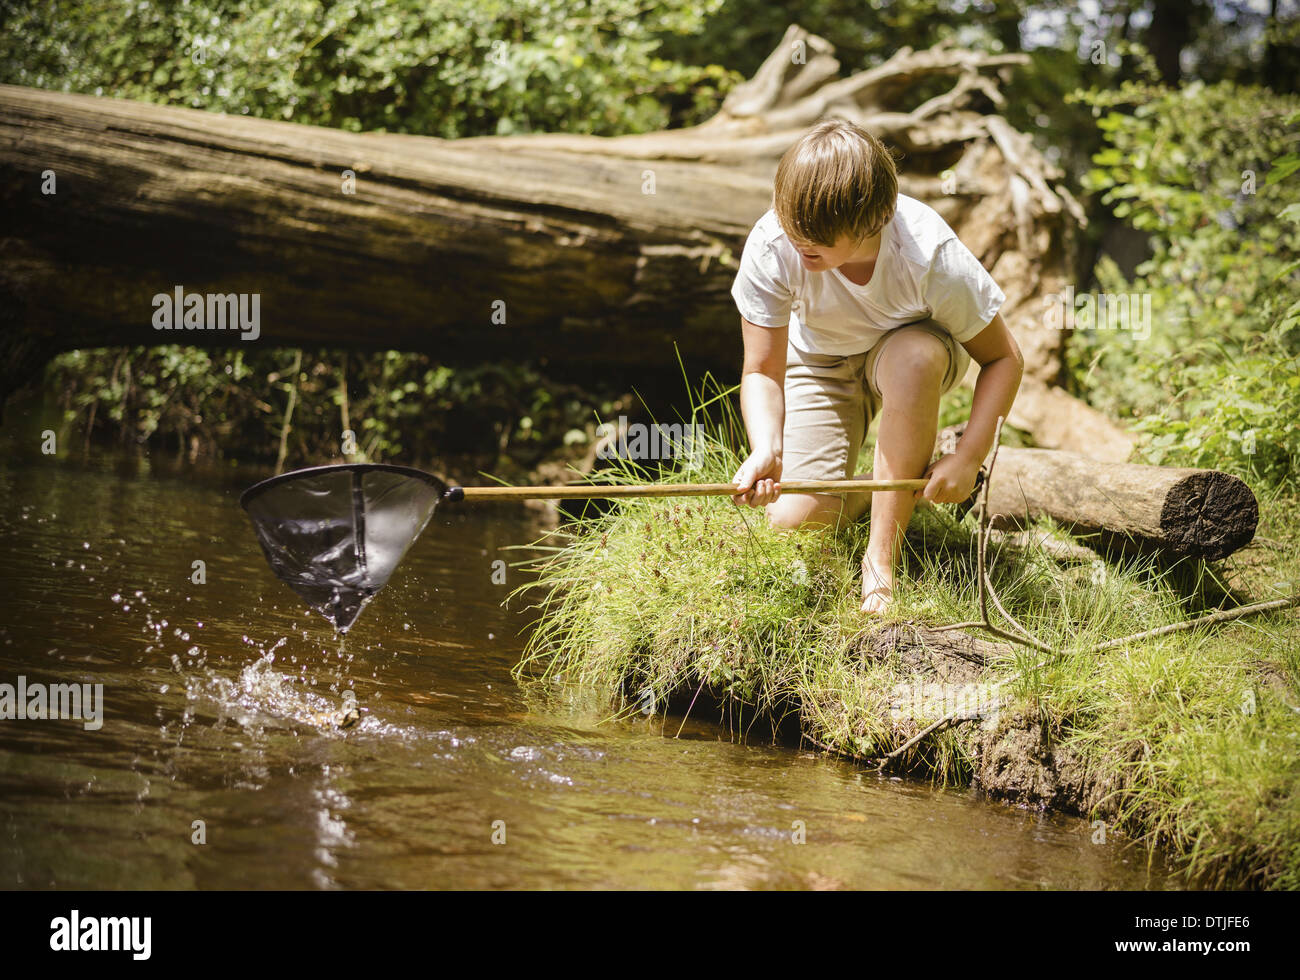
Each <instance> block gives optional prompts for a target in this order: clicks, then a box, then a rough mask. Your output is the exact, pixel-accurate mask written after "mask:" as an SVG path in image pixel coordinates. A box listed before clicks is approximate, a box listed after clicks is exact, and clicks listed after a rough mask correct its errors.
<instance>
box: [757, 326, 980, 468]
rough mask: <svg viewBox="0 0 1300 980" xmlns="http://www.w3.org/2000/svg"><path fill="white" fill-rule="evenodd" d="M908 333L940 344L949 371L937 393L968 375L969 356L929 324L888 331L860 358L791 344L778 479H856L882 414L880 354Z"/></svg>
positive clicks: (949, 336) (945, 332) (788, 356)
mask: <svg viewBox="0 0 1300 980" xmlns="http://www.w3.org/2000/svg"><path fill="white" fill-rule="evenodd" d="M909 330H923V331H925V332H927V333H931V334H933V335H934V336H936V337H938V338H939V339H940V340H941V341H943V344H944V346H945V347H946V348H947V349H948V373H947V374H946V375H945V376H944V379H943V386H942V387H941V388H940V393H946V392H948V391H951V390H952V389H953V388H955V387H956V386H957V384H958V383H959V382H960V381H961V379H962V377H963V376H964V375H965V374H966V369H967V368H968V367H969V366H970V362H971V357H970V355H969V354H968V353H966V349H965V348H964V347H962V346H961V344H959V343H957V341H956V340H954V339H953V336H952V334H950V333H948V331H947V330H945V329H943V327H941V326H939V324H937V323H935V322H934V321H933V320H922V321H920V322H919V323H912V324H909V325H907V326H905V327H897V328H895V329H894V330H890V331H889V332H888V333H886V334H885V335H884V336H883V337H881V338H880V340H878V341H877V342H876V345H875V346H874V347H872V348H871V350H868V351H864V352H863V353H861V354H845V355H835V354H810V353H808V352H807V351H801V350H799V349H798V348H796V347H795V346H794V345H793V344H791V345H790V346H789V347H788V348H787V351H786V364H785V434H784V439H783V441H784V444H785V450H784V456H783V458H782V465H781V477H782V479H786V480H843V479H846V478H848V477H851V476H854V475H855V473H854V470H855V469H856V467H857V460H858V451H859V450H860V449H861V448H862V440H863V439H864V438H865V437H866V434H867V428H868V426H870V425H871V420H872V419H874V418H875V417H876V413H877V412H879V411H880V403H881V395H880V388H879V387H878V386H877V384H876V363H877V361H878V360H879V358H880V352H881V351H882V350H884V348H885V345H886V344H888V343H889V342H890V341H891V340H893V339H894V338H895V337H896V336H898V335H899V334H901V333H904V332H906V331H909Z"/></svg>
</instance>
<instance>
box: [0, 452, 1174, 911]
mask: <svg viewBox="0 0 1300 980" xmlns="http://www.w3.org/2000/svg"><path fill="white" fill-rule="evenodd" d="M6 433H7V434H6V437H5V440H4V441H5V442H6V443H8V445H5V446H3V447H0V448H3V449H4V450H5V451H4V452H3V455H0V540H2V541H3V546H2V547H0V684H11V685H17V683H18V678H19V677H20V676H21V677H22V678H23V679H24V681H25V683H26V684H28V685H32V684H47V685H48V684H57V683H77V684H91V685H94V684H102V685H103V689H102V690H103V696H102V724H100V725H99V727H96V728H91V727H88V723H87V722H84V721H82V720H78V719H77V718H60V719H48V718H46V719H40V718H28V719H25V720H4V721H0V887H3V888H34V889H48V888H91V889H99V888H131V889H139V888H180V889H232V888H233V889H246V888H255V889H261V888H291V889H301V888H325V889H328V888H346V889H356V888H366V889H369V888H396V889H442V888H469V889H483V888H517V889H568V888H583V889H587V888H617V889H624V888H636V889H719V888H727V889H734V888H745V889H751V888H752V889H769V888H781V889H836V888H854V889H856V888H871V889H874V888H889V889H933V888H981V889H982V888H991V889H1042V888H1071V889H1073V888H1088V889H1093V888H1122V889H1160V888H1168V887H1178V884H1179V883H1178V879H1177V878H1173V877H1171V876H1170V874H1169V872H1168V870H1167V869H1166V868H1164V867H1163V866H1162V865H1161V864H1160V862H1159V860H1158V859H1157V860H1156V861H1154V862H1152V863H1150V864H1149V862H1148V856H1147V854H1146V852H1145V850H1143V849H1140V848H1136V847H1133V846H1131V845H1127V844H1125V843H1123V842H1121V841H1119V840H1116V839H1113V838H1112V839H1111V840H1110V841H1109V842H1108V843H1107V844H1105V845H1104V846H1099V845H1096V844H1094V843H1092V840H1091V838H1092V835H1093V832H1092V830H1091V828H1090V827H1089V825H1088V824H1087V822H1086V821H1083V820H1079V819H1076V818H1071V817H1064V816H1060V815H1053V814H1041V813H1033V812H1025V811H1021V810H1017V809H1013V808H1009V807H1007V806H1004V805H1001V804H996V803H990V802H987V801H985V800H982V799H981V798H979V796H978V795H977V794H976V793H974V792H973V791H969V790H961V789H957V790H954V789H941V788H938V787H932V786H929V785H927V784H924V783H919V782H914V781H907V780H900V779H897V778H891V777H888V776H883V775H877V774H875V773H871V772H866V771H863V770H862V769H861V768H860V767H857V766H854V765H852V764H850V763H848V762H845V761H840V760H837V759H834V758H828V757H826V756H823V755H818V754H814V753H812V752H809V751H806V750H799V749H796V748H792V747H784V746H772V745H767V744H764V743H763V742H761V741H759V742H757V743H751V744H735V743H733V742H732V741H730V740H729V738H728V736H727V734H726V732H725V729H723V728H722V727H720V726H718V725H716V724H714V722H715V721H716V719H710V718H707V717H699V718H691V719H689V720H687V722H686V724H685V725H684V726H682V719H681V718H680V717H675V718H669V719H667V720H665V719H663V718H643V717H639V716H638V717H637V718H636V719H634V720H631V721H620V722H611V721H608V720H607V719H606V718H605V715H606V714H607V713H608V712H607V710H605V708H604V707H603V706H602V705H599V704H590V703H585V702H586V701H588V700H589V699H585V698H583V697H582V696H581V694H580V693H575V694H574V695H573V696H571V697H568V698H567V699H566V698H562V697H555V698H550V699H545V700H546V702H547V703H542V701H543V699H541V698H539V697H537V696H535V695H529V694H528V693H527V692H525V691H522V690H521V689H520V688H519V687H518V686H517V685H516V684H515V683H514V682H513V681H512V680H511V677H510V669H511V667H512V666H513V665H514V664H515V663H516V662H517V661H518V658H519V655H520V651H521V650H522V648H523V646H524V643H525V641H526V638H527V629H528V626H529V622H530V618H531V614H530V613H529V612H528V611H527V610H526V609H525V608H524V603H523V602H521V601H519V600H518V599H516V600H514V601H512V602H511V603H510V604H509V606H508V607H503V605H502V603H503V600H504V599H505V598H506V595H507V594H508V593H509V592H510V591H512V590H513V588H514V587H515V586H517V585H519V584H521V583H522V582H523V581H524V579H523V575H524V573H523V572H522V571H521V570H519V569H516V568H509V569H508V570H507V572H506V575H505V579H506V581H505V584H498V582H494V575H493V571H494V568H495V569H496V570H497V571H498V574H497V575H496V576H495V578H496V579H497V580H498V581H499V580H500V578H501V575H500V574H499V570H500V566H494V565H493V563H494V562H496V561H498V560H504V561H505V562H507V563H508V564H509V563H513V562H517V561H519V560H520V559H521V558H522V557H524V554H525V553H524V552H520V551H517V550H506V549H510V548H512V547H516V546H520V545H525V544H528V543H529V542H532V541H534V540H536V539H537V538H538V537H539V536H540V535H541V534H542V531H543V528H542V526H541V525H540V524H539V523H538V522H537V521H536V519H535V518H534V517H532V516H531V515H530V514H529V513H527V512H524V511H521V510H517V509H509V508H507V507H504V506H501V505H496V504H486V505H484V504H478V505H474V506H472V507H471V506H465V507H462V508H460V509H459V510H451V509H448V508H441V509H440V510H439V511H438V512H437V513H436V514H435V515H434V518H433V520H432V522H431V523H430V525H429V527H428V528H427V530H426V531H425V533H424V536H423V537H422V538H421V539H420V540H419V541H418V542H417V543H416V545H415V546H414V547H413V548H412V549H411V552H410V553H409V554H408V556H407V558H406V560H405V562H404V563H403V564H402V566H401V567H400V568H399V569H398V571H397V573H396V575H394V577H393V580H392V582H391V583H390V585H389V586H388V588H387V589H386V590H384V591H383V592H382V593H380V595H379V596H378V597H377V598H376V599H375V600H374V601H373V602H372V603H371V604H370V605H369V606H368V607H367V608H366V609H365V610H364V611H363V613H362V615H361V617H360V618H359V619H358V621H357V623H356V625H355V626H354V628H353V629H352V631H351V632H350V633H349V634H348V635H347V637H346V643H345V644H343V645H341V644H340V641H339V639H338V638H336V637H335V636H334V635H333V633H332V632H331V630H330V628H329V626H328V624H327V623H326V622H325V620H323V619H322V618H321V617H319V616H317V615H315V614H313V613H309V612H308V611H307V610H306V608H305V606H304V605H303V603H302V602H301V601H300V600H298V598H297V597H296V596H295V595H294V594H293V593H292V592H290V591H289V589H288V588H287V587H285V586H284V585H282V584H281V583H280V582H279V581H277V580H276V579H275V578H274V576H273V575H272V574H271V572H270V570H269V569H268V567H267V565H266V562H265V560H264V559H263V557H262V554H261V552H260V550H259V548H258V545H257V543H256V540H255V538H254V536H253V533H252V530H251V528H250V526H249V523H248V521H247V518H246V517H245V515H244V513H243V512H242V511H241V510H240V508H239V506H238V503H237V498H238V495H239V491H240V490H242V489H243V488H244V487H246V486H248V485H250V484H251V483H253V482H256V480H258V479H260V478H262V477H264V476H266V475H268V474H267V472H266V470H265V469H260V470H252V469H244V470H240V469H236V468H232V467H228V466H227V467H212V468H208V469H203V468H198V467H193V466H185V465H181V464H178V463H174V462H172V461H170V460H162V459H152V460H151V459H150V458H148V457H146V458H142V459H139V458H133V457H130V456H127V455H126V454H123V453H115V452H110V451H104V450H94V449H92V450H91V452H90V454H89V456H88V457H83V456H82V454H81V452H80V450H78V451H76V452H74V453H72V454H71V455H70V456H67V457H60V458H56V457H54V456H42V455H40V453H39V451H38V450H37V449H36V448H35V447H36V446H37V444H38V440H37V438H36V436H34V435H28V434H27V433H23V434H22V436H21V449H20V448H19V447H18V445H17V439H18V437H16V436H14V435H13V430H12V428H11V427H8V426H7V427H6ZM195 562H202V563H203V564H202V565H201V566H196V565H195ZM196 568H199V569H201V570H202V575H201V576H200V577H202V579H203V581H202V582H201V583H198V582H196V581H194V579H195V578H196V575H197V572H196ZM345 691H352V692H353V695H354V696H355V699H356V704H357V707H358V709H359V711H360V716H361V718H360V721H359V722H358V723H357V724H355V725H353V726H351V727H349V728H347V729H343V728H341V727H339V726H338V725H337V724H335V723H334V721H333V720H332V719H333V718H335V717H336V716H337V714H338V709H339V708H340V706H341V705H342V704H343V701H344V699H345V698H351V697H352V696H353V695H345V694H344V692H345ZM88 703H89V702H88ZM679 727H682V731H681V734H680V736H678V737H674V736H675V735H677V732H678V729H679ZM798 838H802V842H801V843H797V842H796V839H798ZM200 839H201V840H200Z"/></svg>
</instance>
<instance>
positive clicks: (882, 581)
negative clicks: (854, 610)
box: [861, 555, 894, 616]
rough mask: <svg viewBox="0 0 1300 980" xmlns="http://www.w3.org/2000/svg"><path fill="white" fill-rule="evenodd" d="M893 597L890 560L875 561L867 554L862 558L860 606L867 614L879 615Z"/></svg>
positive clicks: (892, 577) (891, 564)
mask: <svg viewBox="0 0 1300 980" xmlns="http://www.w3.org/2000/svg"><path fill="white" fill-rule="evenodd" d="M893 598H894V569H893V563H892V562H875V561H873V560H872V559H871V557H870V556H869V555H864V556H863V558H862V608H861V611H862V612H864V613H866V614H867V615H869V616H879V615H880V614H881V613H883V612H884V611H885V610H886V609H887V608H888V607H889V603H890V602H891V601H893Z"/></svg>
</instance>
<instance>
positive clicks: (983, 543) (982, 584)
mask: <svg viewBox="0 0 1300 980" xmlns="http://www.w3.org/2000/svg"><path fill="white" fill-rule="evenodd" d="M1002 423H1003V418H1002V417H1001V416H999V417H998V425H997V429H996V432H995V435H994V437H993V455H992V456H991V457H989V464H988V472H987V473H986V475H985V478H984V485H983V487H981V492H980V499H979V517H978V524H979V532H978V535H977V537H976V569H977V573H978V586H979V606H980V618H979V619H978V620H971V621H968V622H964V623H953V624H951V625H948V626H940V627H937V629H936V632H942V631H946V630H959V629H982V630H984V631H985V632H988V633H992V634H993V635H994V636H996V637H998V638H999V639H1003V640H1007V641H1009V642H1011V643H1018V644H1020V645H1021V646H1027V647H1031V648H1032V649H1035V650H1039V651H1041V652H1043V653H1046V654H1047V656H1046V657H1044V658H1043V659H1042V660H1040V661H1039V662H1038V663H1037V664H1035V665H1034V667H1033V669H1034V670H1038V669H1040V668H1042V667H1045V666H1047V664H1049V663H1050V662H1051V661H1052V660H1053V659H1055V658H1057V657H1060V656H1062V655H1063V653H1062V651H1060V650H1057V649H1055V648H1054V647H1051V646H1048V645H1047V644H1046V643H1043V642H1042V641H1040V640H1038V639H1036V638H1035V637H1034V636H1033V635H1032V634H1031V633H1030V632H1029V631H1028V630H1027V629H1025V628H1024V627H1023V626H1021V625H1020V623H1019V622H1017V621H1016V619H1015V618H1014V617H1013V616H1012V615H1011V614H1010V613H1009V612H1007V610H1006V608H1005V607H1004V606H1003V605H1002V601H1001V600H1000V599H999V598H998V594H997V592H996V591H995V590H994V588H993V583H992V581H990V579H989V575H988V557H987V555H988V536H989V513H988V496H989V486H990V484H991V483H992V482H993V467H994V465H995V464H996V463H997V459H998V446H999V444H1000V443H1001V441H1002ZM989 600H992V602H993V605H994V607H995V608H996V609H997V611H998V612H999V613H1000V614H1001V615H1002V616H1003V618H1005V619H1006V621H1007V622H1008V623H1010V624H1011V626H1012V627H1013V628H1014V629H1015V631H1016V632H1014V633H1013V632H1009V631H1007V630H1004V629H1002V628H1001V627H999V626H996V625H995V624H994V623H993V622H991V621H990V619H989V607H988V604H989ZM1292 606H1300V593H1297V594H1295V595H1292V596H1288V597H1286V598H1282V599H1269V600H1267V601H1265V602H1256V603H1252V604H1251V605H1248V606H1240V607H1238V608H1236V609H1222V610H1219V611H1218V612H1213V613H1208V614H1206V615H1204V616H1198V617H1196V618H1195V619H1188V620H1184V621H1183V622H1181V623H1173V624H1171V625H1168V626H1158V627H1156V628H1154V629H1149V630H1144V631H1142V632H1141V633H1133V634H1131V635H1129V636H1122V637H1119V638H1118V639H1114V640H1105V641H1103V642H1101V643H1097V644H1094V645H1093V646H1091V647H1089V648H1088V650H1086V651H1085V652H1086V653H1105V652H1107V651H1109V650H1114V649H1117V648H1119V647H1122V646H1126V645H1128V644H1130V643H1136V642H1138V641H1141V640H1149V639H1154V638H1155V637H1158V636H1164V635H1166V634H1168V633H1176V632H1179V631H1181V630H1189V629H1194V628H1195V627H1197V626H1204V625H1208V624H1211V623H1226V622H1229V621H1231V620H1234V619H1241V618H1243V617H1245V616H1251V615H1254V614H1255V613H1261V612H1268V611H1270V610H1274V609H1286V608H1289V607H1292ZM1014 679H1015V677H1014V676H1012V677H1005V678H1003V679H1002V680H1000V681H997V682H996V683H995V684H994V685H993V691H995V692H996V691H999V690H1000V689H1001V688H1003V687H1004V686H1005V685H1007V684H1009V683H1010V682H1011V681H1012V680H1014ZM1003 703H1004V702H1003V701H1001V700H999V701H995V702H994V704H993V708H994V709H996V708H999V707H1001V706H1002V704H1003ZM975 717H978V716H977V715H969V714H966V713H964V712H962V711H959V710H957V711H951V712H949V713H948V714H946V715H944V716H943V717H942V718H940V719H939V720H938V721H935V722H933V723H931V724H930V725H928V726H926V727H925V728H923V729H922V730H921V731H919V732H917V733H916V734H915V735H913V736H912V737H911V738H909V739H908V740H907V741H906V742H904V743H903V744H902V745H900V746H899V747H898V748H896V749H894V750H893V751H892V752H890V753H888V754H887V755H885V756H883V757H882V758H881V759H880V760H879V762H878V764H877V765H876V770H877V771H879V770H881V769H884V768H885V766H886V765H888V764H889V763H890V762H892V761H893V760H894V759H897V758H898V757H899V756H901V755H903V753H905V752H907V751H908V750H909V749H911V748H912V747H913V746H915V745H917V744H918V743H919V742H921V741H922V740H923V739H925V738H926V737H927V736H929V735H932V734H934V733H935V732H938V731H942V730H943V729H945V728H948V727H951V726H953V725H958V724H961V723H962V722H964V721H971V720H973V719H974V718H975Z"/></svg>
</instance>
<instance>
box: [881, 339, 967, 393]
mask: <svg viewBox="0 0 1300 980" xmlns="http://www.w3.org/2000/svg"><path fill="white" fill-rule="evenodd" d="M949 357H950V355H949V352H948V348H947V347H946V346H945V345H944V342H943V341H942V340H940V339H939V338H938V337H936V336H934V334H931V333H926V332H924V331H919V330H918V331H916V332H913V333H909V334H907V335H904V336H899V337H897V338H894V339H893V340H891V341H890V344H889V346H888V347H887V348H885V350H884V351H882V352H881V355H880V363H879V364H878V365H877V369H876V385H877V387H879V388H880V393H881V394H882V395H884V396H885V397H886V398H888V397H889V395H890V394H891V393H897V394H904V393H910V394H915V393H916V391H917V389H918V388H931V387H932V388H934V389H935V390H936V391H937V390H938V387H939V385H941V384H943V379H944V378H945V377H946V376H947V374H948V361H949Z"/></svg>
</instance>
